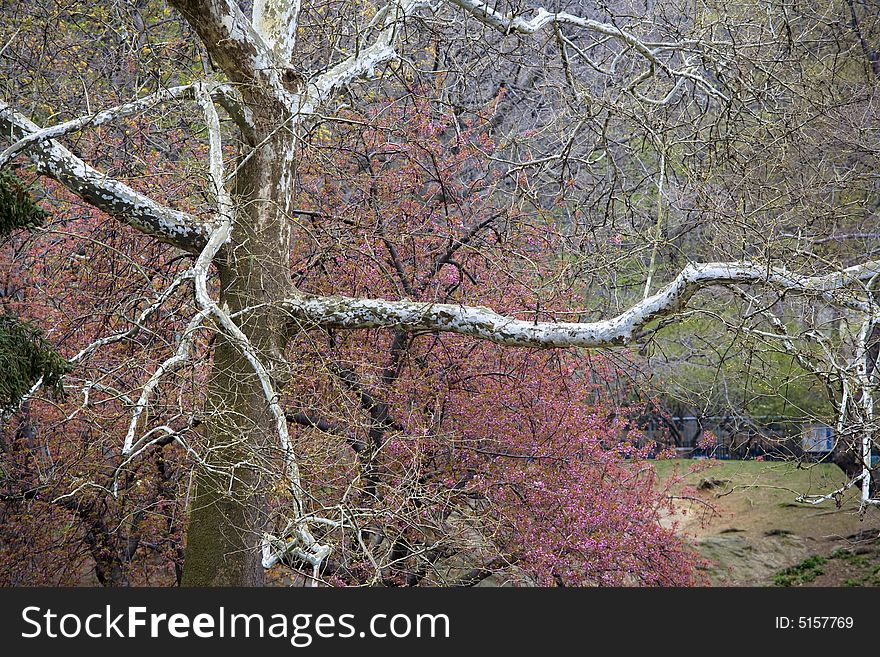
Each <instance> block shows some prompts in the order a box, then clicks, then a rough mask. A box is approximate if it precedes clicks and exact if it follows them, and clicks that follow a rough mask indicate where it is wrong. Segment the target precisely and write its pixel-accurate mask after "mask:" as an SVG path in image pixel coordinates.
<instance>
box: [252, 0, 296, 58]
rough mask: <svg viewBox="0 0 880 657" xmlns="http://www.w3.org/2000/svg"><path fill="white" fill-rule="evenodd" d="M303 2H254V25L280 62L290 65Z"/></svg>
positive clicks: (265, 0)
mask: <svg viewBox="0 0 880 657" xmlns="http://www.w3.org/2000/svg"><path fill="white" fill-rule="evenodd" d="M301 4H302V3H301V0H254V10H253V13H252V14H251V15H252V17H253V25H254V29H255V30H256V32H257V34H259V35H260V36H261V37H262V38H263V41H265V42H266V45H268V46H269V48H271V49H272V51H273V52H274V53H275V56H276V57H277V58H278V61H280V62H282V63H284V64H288V65H289V64H290V62H291V58H292V56H293V47H294V46H295V45H296V28H297V22H298V19H299V11H300V8H301Z"/></svg>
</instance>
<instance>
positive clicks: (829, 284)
mask: <svg viewBox="0 0 880 657" xmlns="http://www.w3.org/2000/svg"><path fill="white" fill-rule="evenodd" d="M878 273H880V261H871V262H868V263H864V264H862V265H857V266H855V267H849V268H847V269H844V270H842V271H839V272H834V273H832V274H828V275H825V276H812V277H810V276H802V275H800V274H796V273H794V272H790V271H788V270H786V269H782V268H768V267H766V266H762V265H756V264H753V263H747V262H726V263H725V262H721V263H707V264H694V265H688V266H687V267H685V268H684V269H683V270H682V271H681V273H680V274H679V275H678V276H676V278H675V279H674V280H673V281H672V282H671V283H669V284H668V285H666V286H665V287H664V288H663V289H661V290H660V291H659V292H657V293H656V294H654V295H653V296H650V297H648V298H646V299H644V300H643V301H641V302H639V303H637V304H635V305H633V306H632V307H631V308H629V309H628V310H626V311H625V312H623V313H621V314H619V315H617V316H616V317H613V318H611V319H607V320H603V321H597V322H534V321H528V320H521V319H515V318H513V317H509V316H505V315H501V314H499V313H497V312H495V311H494V310H492V309H490V308H485V307H482V306H464V305H457V304H448V303H430V302H422V301H409V300H402V301H386V300H384V299H356V298H351V297H343V296H330V297H320V296H307V295H298V296H294V297H292V298H290V299H286V300H284V301H283V302H282V306H283V307H284V308H285V309H286V311H287V312H288V313H289V314H290V316H291V317H292V318H293V320H294V321H296V322H298V323H299V324H300V325H301V326H302V327H303V328H309V327H312V326H315V327H317V326H321V327H333V328H343V329H377V328H396V329H404V330H408V331H424V332H449V333H458V334H460V335H468V336H471V337H474V338H479V339H481V340H488V341H490V342H494V343H497V344H503V345H509V346H519V347H539V348H558V347H609V346H613V345H620V344H626V343H628V342H630V341H631V340H632V339H633V338H634V337H635V336H636V334H637V333H638V331H639V330H640V329H641V328H643V327H644V326H646V325H647V324H649V323H650V322H652V321H654V320H656V319H659V318H661V317H665V316H668V315H672V314H675V313H676V312H678V311H680V310H682V309H683V308H684V307H685V305H686V304H687V302H688V301H689V300H690V299H691V297H693V295H694V294H695V293H697V292H698V291H699V290H701V289H703V288H706V287H710V286H725V285H736V284H757V285H769V286H772V287H774V288H778V289H780V290H783V291H786V292H789V293H798V294H810V295H815V296H817V297H820V298H822V299H824V300H825V301H827V302H828V303H831V304H834V305H843V306H845V307H847V308H855V309H858V310H867V304H862V302H860V301H858V300H856V299H855V298H854V297H853V292H852V291H850V290H848V289H846V288H850V287H852V286H853V285H855V284H856V283H858V282H860V281H865V280H868V279H870V278H871V277H873V276H874V275H876V274H878Z"/></svg>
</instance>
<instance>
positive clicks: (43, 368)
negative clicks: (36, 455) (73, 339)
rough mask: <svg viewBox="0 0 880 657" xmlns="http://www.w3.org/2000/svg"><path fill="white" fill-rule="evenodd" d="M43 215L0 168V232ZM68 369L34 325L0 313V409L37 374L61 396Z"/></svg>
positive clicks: (8, 406) (12, 404)
mask: <svg viewBox="0 0 880 657" xmlns="http://www.w3.org/2000/svg"><path fill="white" fill-rule="evenodd" d="M46 216H47V215H46V213H45V212H44V211H43V210H41V209H40V208H39V207H38V206H37V204H36V203H34V202H33V200H32V199H31V197H30V195H29V194H28V192H27V190H26V189H25V186H24V185H23V184H22V182H21V181H20V180H19V179H18V178H16V177H15V176H14V175H12V174H11V173H8V172H5V171H0V235H3V236H5V235H9V234H10V233H11V232H12V231H14V230H16V229H19V228H28V229H30V228H35V227H37V226H41V225H42V224H43V222H44V220H45V219H46ZM70 369H71V365H70V363H68V362H67V361H66V360H65V359H64V358H63V357H62V356H61V354H59V353H58V352H57V351H56V350H55V347H54V346H53V345H52V344H51V343H49V342H47V341H46V340H45V338H43V333H42V331H41V330H40V329H39V328H38V327H36V326H34V325H33V324H31V323H30V322H28V321H25V320H21V319H19V318H18V317H16V316H15V315H13V314H11V313H3V314H2V315H0V409H3V410H11V409H14V408H15V406H16V405H17V404H18V402H19V401H20V400H21V398H22V397H23V396H24V395H25V393H27V391H28V390H29V389H30V387H31V386H33V385H34V384H35V383H36V382H37V379H39V378H40V377H42V378H43V384H44V386H45V388H46V390H48V391H49V392H50V393H53V394H55V395H58V396H61V395H62V393H63V387H62V385H61V378H62V377H63V376H64V374H65V373H67V372H68V371H70Z"/></svg>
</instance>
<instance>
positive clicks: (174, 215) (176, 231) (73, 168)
mask: <svg viewBox="0 0 880 657" xmlns="http://www.w3.org/2000/svg"><path fill="white" fill-rule="evenodd" d="M39 131H40V128H39V127H38V126H37V125H35V124H34V123H32V122H31V121H30V120H29V119H27V118H26V117H24V116H22V115H21V114H19V113H18V112H16V111H15V110H13V109H12V108H11V107H10V106H9V105H8V104H6V103H4V102H3V101H0V134H3V135H6V136H8V137H10V138H12V139H13V140H14V141H16V142H19V141H21V140H22V139H24V138H25V137H27V136H28V135H30V134H33V133H37V132H39ZM28 154H29V155H30V157H31V159H32V160H33V161H34V163H35V164H36V165H37V170H38V171H39V172H40V173H42V174H44V175H47V176H49V177H51V178H54V179H55V180H57V181H58V182H60V183H61V184H62V185H64V186H65V187H66V188H67V189H69V190H70V191H71V192H73V193H74V194H76V195H77V196H79V197H80V198H82V199H83V200H84V201H86V202H87V203H90V204H91V205H93V206H95V207H96V208H98V209H99V210H102V211H103V212H106V213H107V214H110V215H112V216H114V217H116V218H118V219H120V220H121V221H124V222H125V223H127V224H129V225H130V226H132V227H134V228H136V229H137V230H139V231H141V232H143V233H146V234H147V235H152V236H153V237H156V238H157V239H159V240H160V241H162V242H166V243H168V244H171V245H173V246H176V247H178V248H181V249H184V250H186V251H190V252H198V251H200V250H201V249H202V248H204V245H205V244H206V243H207V240H208V235H209V234H210V232H211V225H210V224H208V223H206V222H203V221H199V220H197V219H196V218H195V217H193V216H191V215H189V214H186V213H185V212H179V211H177V210H172V209H171V208H169V207H166V206H163V205H160V204H159V203H157V202H156V201H154V200H153V199H151V198H149V197H147V196H145V195H144V194H141V193H140V192H136V191H135V190H133V189H132V188H131V187H129V186H128V185H126V184H124V183H121V182H119V181H118V180H114V179H113V178H109V177H107V176H106V175H105V174H103V173H101V172H100V171H97V170H96V169H93V168H92V167H90V166H89V165H88V164H86V163H85V162H83V161H82V160H81V159H80V158H78V157H76V156H75V155H74V154H73V153H71V152H70V151H69V150H67V149H66V148H64V147H63V146H61V145H60V144H58V143H57V142H55V141H52V140H49V141H39V140H38V141H36V142H34V143H32V144H30V145H29V148H28Z"/></svg>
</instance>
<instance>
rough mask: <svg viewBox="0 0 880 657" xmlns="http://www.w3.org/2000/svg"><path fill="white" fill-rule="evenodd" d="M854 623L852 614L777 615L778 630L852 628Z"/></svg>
mask: <svg viewBox="0 0 880 657" xmlns="http://www.w3.org/2000/svg"><path fill="white" fill-rule="evenodd" d="M854 624H855V621H853V618H852V616H797V617H789V616H777V617H776V629H777V630H788V629H800V630H851V629H852V628H853V625H854Z"/></svg>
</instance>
